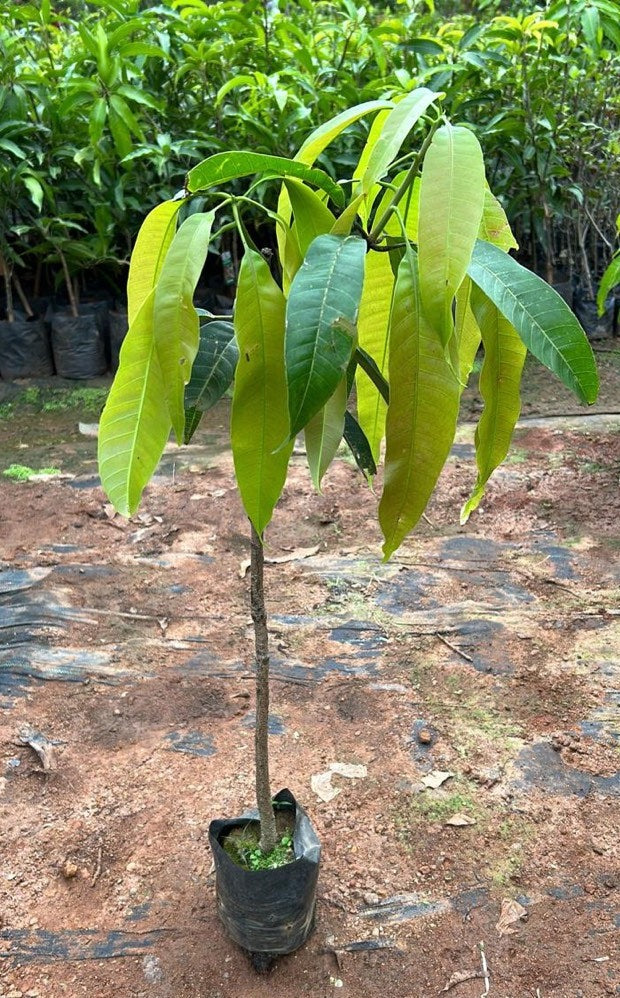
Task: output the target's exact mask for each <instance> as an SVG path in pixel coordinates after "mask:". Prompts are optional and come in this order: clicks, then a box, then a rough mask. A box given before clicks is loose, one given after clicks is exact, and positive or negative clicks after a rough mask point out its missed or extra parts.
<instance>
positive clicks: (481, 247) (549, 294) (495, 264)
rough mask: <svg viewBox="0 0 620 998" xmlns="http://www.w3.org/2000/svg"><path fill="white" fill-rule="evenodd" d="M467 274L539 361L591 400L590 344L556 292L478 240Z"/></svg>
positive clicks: (593, 392) (594, 394)
mask: <svg viewBox="0 0 620 998" xmlns="http://www.w3.org/2000/svg"><path fill="white" fill-rule="evenodd" d="M468 273H469V276H470V277H471V279H472V281H474V283H475V284H477V285H478V287H479V288H481V289H482V291H484V293H485V294H486V295H487V297H488V298H490V299H491V301H492V302H494V304H495V305H496V306H497V308H498V309H499V310H500V312H501V313H502V315H504V316H505V317H506V319H508V321H509V322H510V323H511V324H512V325H513V326H514V328H515V329H516V331H517V333H518V334H519V336H520V337H521V339H522V340H523V342H524V343H525V345H526V347H527V348H528V350H529V351H530V352H531V353H533V354H534V356H535V357H536V358H537V359H538V360H539V361H540V362H541V364H544V366H545V367H547V368H549V370H550V371H552V372H553V373H554V374H556V375H557V376H558V378H559V379H560V381H562V382H563V383H564V384H565V385H566V387H567V388H570V390H571V391H572V392H574V393H575V395H577V397H578V398H580V399H581V400H582V401H583V402H589V403H592V402H595V401H596V397H597V395H598V374H597V371H596V364H595V362H594V355H593V353H592V348H591V346H590V344H589V343H588V340H587V337H586V334H585V333H584V331H583V329H582V328H581V326H580V325H579V322H578V321H577V319H576V318H575V316H574V314H573V313H572V312H571V310H570V309H569V307H568V305H567V304H566V302H565V301H564V300H563V299H562V298H560V296H559V294H557V292H556V291H554V290H553V288H551V287H549V285H548V284H546V283H545V281H543V280H541V278H540V277H537V276H536V274H533V273H532V272H531V271H529V270H526V269H525V267H522V266H521V265H520V264H518V263H517V261H516V260H513V259H512V257H510V256H508V254H507V253H503V252H502V250H500V249H499V248H498V247H497V246H492V245H491V244H490V243H484V242H482V241H481V240H478V242H477V243H476V246H475V248H474V253H473V256H472V259H471V263H470V264H469V268H468Z"/></svg>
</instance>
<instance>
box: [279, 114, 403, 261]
mask: <svg viewBox="0 0 620 998" xmlns="http://www.w3.org/2000/svg"><path fill="white" fill-rule="evenodd" d="M393 106H394V105H393V103H392V102H391V101H387V100H373V101H366V102H365V103H363V104H356V105H355V106H354V107H350V108H347V110H346V111H342V112H341V113H340V114H337V115H336V116H335V117H334V118H330V120H329V121H326V122H324V123H323V124H322V125H319V126H318V128H315V130H314V131H313V132H311V133H310V135H309V136H308V138H307V139H306V140H305V142H304V143H303V145H302V146H301V148H300V150H299V152H298V153H297V154H296V155H295V159H296V160H297V161H298V162H300V163H305V164H306V165H307V166H312V165H313V163H314V162H315V160H316V159H317V157H318V156H320V155H321V153H322V152H323V151H324V150H325V149H327V147H328V145H330V143H331V142H333V141H334V139H336V138H338V136H339V135H340V134H341V132H343V131H344V130H345V129H346V128H348V127H349V125H352V124H353V123H354V122H355V121H359V119H360V118H363V117H365V116H366V115H367V114H374V113H375V111H381V110H384V109H386V108H387V109H389V108H392V107H393ZM360 203H361V202H360ZM278 214H279V215H280V217H281V218H283V219H284V221H285V222H288V221H289V219H290V217H291V202H290V200H289V196H288V192H287V191H286V189H285V188H284V187H283V188H282V190H281V191H280V197H279V199H278ZM343 214H346V212H344V213H343ZM356 214H357V207H356V209H355V212H354V214H353V217H352V218H351V219H350V223H351V224H350V226H348V227H347V228H346V229H343V228H338V230H337V232H336V233H335V234H337V235H345V236H346V235H348V234H349V232H350V229H351V226H352V225H353V222H354V220H355V215H356ZM338 222H340V219H338V221H337V223H336V225H338ZM277 236H278V253H279V256H280V259H282V257H283V246H282V239H283V235H282V232H281V230H280V229H278V233H277Z"/></svg>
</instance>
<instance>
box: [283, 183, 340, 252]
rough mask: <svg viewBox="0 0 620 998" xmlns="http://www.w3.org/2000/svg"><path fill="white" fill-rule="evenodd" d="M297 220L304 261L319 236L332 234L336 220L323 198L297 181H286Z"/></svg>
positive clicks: (296, 229) (298, 236)
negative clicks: (311, 245)
mask: <svg viewBox="0 0 620 998" xmlns="http://www.w3.org/2000/svg"><path fill="white" fill-rule="evenodd" d="M284 183H285V184H286V189H287V191H288V196H289V198H290V199H291V207H292V209H293V216H294V218H295V233H296V235H297V241H298V243H299V249H300V251H301V257H302V259H303V258H304V256H305V255H306V251H307V249H308V247H309V245H310V243H311V242H312V241H313V240H314V239H316V237H317V236H322V235H323V234H324V233H326V232H330V230H331V228H332V226H333V224H334V222H335V221H336V219H335V218H334V215H333V214H332V212H331V211H330V210H329V208H328V207H327V205H326V204H325V202H324V201H322V200H321V198H320V197H319V196H318V194H316V193H315V192H314V191H313V190H311V189H310V188H309V187H306V186H305V184H301V183H299V181H297V180H290V179H288V180H285V181H284Z"/></svg>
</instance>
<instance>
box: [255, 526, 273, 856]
mask: <svg viewBox="0 0 620 998" xmlns="http://www.w3.org/2000/svg"><path fill="white" fill-rule="evenodd" d="M251 530H252V534H251V550H250V554H251V562H250V606H251V611H252V622H253V624H254V644H255V649H256V728H255V732H254V755H255V764H256V803H257V804H258V814H259V817H260V848H261V852H263V853H268V852H271V851H272V849H274V848H275V845H276V822H275V817H274V813H273V804H272V799H271V786H270V783H269V746H268V744H267V743H268V738H269V634H268V631H267V615H266V613H265V591H264V588H263V568H264V554H263V545H262V543H261V539H260V537H259V536H258V534H257V533H256V530H255V529H254V525H253V524H252V525H251Z"/></svg>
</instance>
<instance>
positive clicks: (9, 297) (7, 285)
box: [0, 256, 15, 322]
mask: <svg viewBox="0 0 620 998" xmlns="http://www.w3.org/2000/svg"><path fill="white" fill-rule="evenodd" d="M11 270H12V268H10V267H9V264H8V263H7V261H6V260H5V259H4V257H3V256H0V271H1V272H2V276H3V278H4V291H5V294H6V317H7V321H8V322H14V321H15V312H14V311H13V292H12V288H11Z"/></svg>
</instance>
